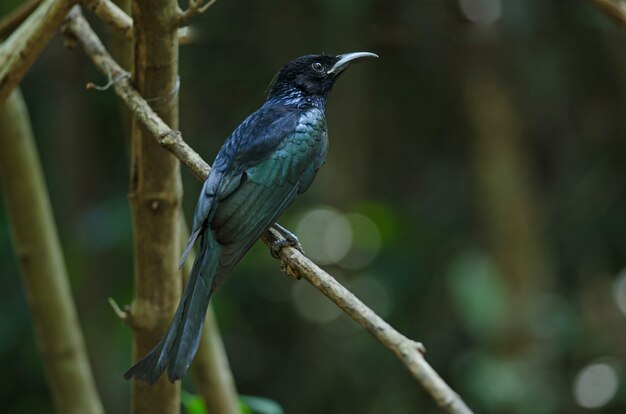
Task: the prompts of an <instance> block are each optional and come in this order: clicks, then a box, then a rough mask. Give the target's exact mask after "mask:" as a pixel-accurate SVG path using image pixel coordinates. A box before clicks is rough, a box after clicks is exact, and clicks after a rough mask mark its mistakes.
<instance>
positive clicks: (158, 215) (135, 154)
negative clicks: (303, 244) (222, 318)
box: [112, 0, 204, 414]
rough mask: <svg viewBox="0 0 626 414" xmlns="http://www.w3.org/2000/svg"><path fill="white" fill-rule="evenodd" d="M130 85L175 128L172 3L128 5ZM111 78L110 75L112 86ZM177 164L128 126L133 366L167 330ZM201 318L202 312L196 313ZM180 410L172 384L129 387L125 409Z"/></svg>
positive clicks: (172, 301)
mask: <svg viewBox="0 0 626 414" xmlns="http://www.w3.org/2000/svg"><path fill="white" fill-rule="evenodd" d="M132 16H133V24H134V30H133V34H134V40H133V51H134V53H133V65H132V68H133V69H132V81H133V84H134V85H135V86H136V88H137V91H138V92H140V93H141V94H142V95H144V96H149V97H151V98H150V102H151V104H152V105H153V106H154V110H155V112H157V113H158V115H159V117H160V118H161V119H163V122H166V123H167V124H169V125H171V126H173V127H174V128H175V127H176V125H178V86H179V80H178V79H179V78H178V35H177V29H178V28H177V27H176V26H175V22H176V19H177V16H178V3H177V2H176V0H134V1H133V4H132ZM115 79H116V78H112V81H113V82H115ZM180 174H181V172H180V163H179V161H178V159H176V158H175V157H172V156H171V154H168V153H167V152H165V151H163V150H162V149H161V148H160V146H159V145H158V143H157V142H155V140H154V138H152V133H151V132H150V131H148V130H147V129H146V128H145V127H144V126H143V124H142V123H141V121H140V120H139V119H138V118H137V117H134V118H133V119H132V126H131V168H130V194H129V196H128V199H129V203H130V210H131V215H132V218H133V239H134V240H133V247H134V248H133V250H134V253H135V254H134V259H135V289H134V298H133V304H132V318H133V361H138V360H139V359H141V358H142V357H144V356H145V355H146V354H148V353H149V352H150V351H151V350H152V349H153V348H154V346H155V345H156V344H157V343H158V342H159V340H160V339H161V338H162V337H163V335H164V334H165V332H166V331H167V327H168V325H169V324H170V321H171V318H172V315H173V314H174V311H175V310H176V307H177V305H178V302H179V300H180V295H181V280H180V271H179V269H178V258H179V257H180V253H181V245H182V241H179V238H180V215H181V214H182V212H181V210H180V205H181V199H182V192H183V189H182V181H181V177H180ZM203 316H204V315H203ZM179 409H180V382H176V383H170V382H169V381H168V380H167V378H166V376H162V378H161V379H160V381H158V382H157V383H156V384H154V385H149V384H146V383H145V382H143V381H137V380H134V381H133V382H132V400H131V412H132V413H134V414H148V413H149V414H160V413H162V414H170V413H178V412H179Z"/></svg>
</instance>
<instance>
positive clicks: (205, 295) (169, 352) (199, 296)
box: [124, 231, 220, 385]
mask: <svg viewBox="0 0 626 414" xmlns="http://www.w3.org/2000/svg"><path fill="white" fill-rule="evenodd" d="M203 236H204V237H203V238H202V244H201V246H200V254H199V255H198V257H196V260H195V261H194V263H193V268H192V269H191V274H190V275H189V281H188V282H187V286H185V291H184V292H183V295H182V297H181V299H180V303H179V304H178V308H177V309H176V313H175V314H174V318H173V319H172V322H171V324H170V326H169V328H168V329H167V333H166V334H165V336H164V337H163V339H161V341H160V342H159V343H158V344H157V345H156V346H155V347H154V348H153V349H152V351H150V352H149V353H148V355H146V356H145V357H143V358H142V359H141V360H140V361H139V362H137V363H136V364H135V365H133V366H132V367H130V368H129V369H128V371H126V372H125V373H124V378H126V379H131V378H132V377H135V378H138V379H140V380H142V381H145V382H147V383H148V384H150V385H152V384H155V383H156V382H157V381H158V380H159V378H160V377H161V375H162V374H163V372H164V371H165V369H166V368H167V376H168V378H169V380H170V382H174V381H176V380H178V379H181V378H182V377H184V376H185V373H186V372H187V369H188V368H189V365H190V364H191V361H192V360H193V357H194V356H195V354H196V351H197V350H198V344H199V343H200V337H201V335H202V326H203V324H204V317H205V315H206V311H207V307H208V306H209V299H210V297H211V286H212V284H213V283H212V282H213V277H214V275H215V271H216V268H217V266H218V263H219V257H220V246H219V244H218V243H217V242H216V241H215V240H214V239H213V235H212V234H211V231H206V232H205V234H204V235H203Z"/></svg>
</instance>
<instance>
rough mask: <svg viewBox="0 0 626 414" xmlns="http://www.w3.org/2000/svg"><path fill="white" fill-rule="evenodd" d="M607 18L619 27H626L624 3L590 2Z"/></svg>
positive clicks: (619, 0)
mask: <svg viewBox="0 0 626 414" xmlns="http://www.w3.org/2000/svg"><path fill="white" fill-rule="evenodd" d="M591 1H593V2H594V3H595V5H596V6H597V7H598V8H599V9H600V10H602V11H603V12H604V13H605V14H606V15H607V16H609V17H610V18H611V19H613V20H614V21H615V22H616V23H618V24H619V25H621V26H623V27H626V1H624V0H591Z"/></svg>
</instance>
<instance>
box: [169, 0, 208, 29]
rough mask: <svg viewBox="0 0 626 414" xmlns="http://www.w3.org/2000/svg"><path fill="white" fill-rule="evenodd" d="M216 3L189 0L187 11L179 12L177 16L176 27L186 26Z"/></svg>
mask: <svg viewBox="0 0 626 414" xmlns="http://www.w3.org/2000/svg"><path fill="white" fill-rule="evenodd" d="M216 1H217V0H189V5H188V6H187V9H186V10H184V11H181V12H180V14H179V15H178V22H177V23H178V26H179V27H182V26H186V25H188V24H189V22H190V21H191V19H192V18H193V17H195V16H197V15H199V14H202V13H204V12H205V11H207V10H208V9H209V7H211V6H212V5H214V4H215V2H216Z"/></svg>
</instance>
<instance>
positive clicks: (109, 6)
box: [83, 0, 133, 40]
mask: <svg viewBox="0 0 626 414" xmlns="http://www.w3.org/2000/svg"><path fill="white" fill-rule="evenodd" d="M83 4H84V5H85V7H86V8H88V9H89V10H91V11H92V12H93V13H94V14H95V15H96V16H98V17H99V18H100V20H102V22H103V23H105V24H108V25H110V26H112V27H113V28H115V29H116V30H117V31H118V32H119V33H120V34H121V35H122V36H124V37H125V38H126V39H128V40H133V19H131V18H130V16H129V15H128V14H126V12H125V11H124V10H122V8H121V7H119V6H118V5H117V4H115V3H113V2H112V1H111V0H83Z"/></svg>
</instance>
